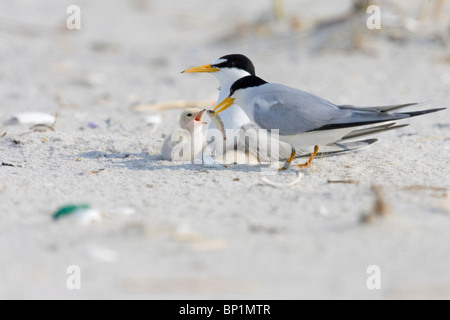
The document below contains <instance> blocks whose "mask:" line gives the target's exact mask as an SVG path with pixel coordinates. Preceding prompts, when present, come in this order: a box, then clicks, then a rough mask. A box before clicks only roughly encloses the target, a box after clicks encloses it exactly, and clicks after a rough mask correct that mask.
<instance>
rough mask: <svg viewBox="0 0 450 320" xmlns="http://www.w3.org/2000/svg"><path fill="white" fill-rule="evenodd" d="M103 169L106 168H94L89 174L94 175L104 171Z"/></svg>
mask: <svg viewBox="0 0 450 320" xmlns="http://www.w3.org/2000/svg"><path fill="white" fill-rule="evenodd" d="M103 170H105V168H102V169H98V170H92V171H89V173H88V175H90V176H91V175H93V174H97V173H100V172H101V171H103Z"/></svg>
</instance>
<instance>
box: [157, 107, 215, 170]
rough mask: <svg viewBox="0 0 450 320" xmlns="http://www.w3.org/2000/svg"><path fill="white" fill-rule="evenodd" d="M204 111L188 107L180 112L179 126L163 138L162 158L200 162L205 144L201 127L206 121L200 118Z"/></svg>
mask: <svg viewBox="0 0 450 320" xmlns="http://www.w3.org/2000/svg"><path fill="white" fill-rule="evenodd" d="M205 111H206V110H205V109H203V110H200V109H198V108H190V109H186V110H184V111H183V112H182V113H181V115H180V122H179V124H180V127H179V128H177V129H175V130H174V131H173V132H172V133H171V134H170V135H168V136H167V137H166V139H165V140H164V144H163V146H162V149H161V156H162V158H163V160H170V161H192V160H194V162H195V163H201V161H202V151H203V148H204V146H205V139H204V135H203V127H204V125H205V124H206V122H204V121H203V120H202V116H203V113H204V112H205Z"/></svg>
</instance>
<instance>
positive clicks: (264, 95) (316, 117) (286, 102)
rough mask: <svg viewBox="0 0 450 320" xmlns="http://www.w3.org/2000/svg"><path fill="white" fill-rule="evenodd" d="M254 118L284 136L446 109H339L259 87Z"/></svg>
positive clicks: (287, 89) (283, 90)
mask: <svg viewBox="0 0 450 320" xmlns="http://www.w3.org/2000/svg"><path fill="white" fill-rule="evenodd" d="M257 88H258V89H257V90H259V91H257V92H256V93H257V94H256V95H255V98H254V101H253V105H254V114H253V118H254V120H255V122H256V124H258V125H259V126H260V127H261V128H264V129H279V133H280V135H295V134H301V133H304V132H308V131H314V130H328V129H339V128H348V127H355V126H364V125H370V124H375V123H380V122H387V121H393V120H400V119H405V118H410V117H415V116H420V115H424V114H427V113H432V112H436V111H440V110H443V109H445V108H435V109H427V110H422V111H412V112H401V113H391V112H389V111H392V110H395V109H399V108H404V107H408V106H412V105H416V104H414V103H412V104H402V105H392V106H384V107H365V108H364V107H356V106H348V105H345V106H337V105H335V104H333V103H331V102H329V101H327V100H325V99H322V98H320V97H318V96H315V95H313V94H311V93H308V92H304V91H301V90H297V89H294V88H290V87H287V86H283V85H279V84H274V83H268V84H265V85H262V86H259V87H257Z"/></svg>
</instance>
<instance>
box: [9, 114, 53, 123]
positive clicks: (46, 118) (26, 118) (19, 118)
mask: <svg viewBox="0 0 450 320" xmlns="http://www.w3.org/2000/svg"><path fill="white" fill-rule="evenodd" d="M54 122H55V116H52V115H51V114H48V113H44V112H21V113H18V114H16V115H14V116H13V117H12V118H11V119H10V120H9V121H8V123H9V124H15V123H20V124H47V125H51V124H53V123H54Z"/></svg>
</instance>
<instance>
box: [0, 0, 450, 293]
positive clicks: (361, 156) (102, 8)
mask: <svg viewBox="0 0 450 320" xmlns="http://www.w3.org/2000/svg"><path fill="white" fill-rule="evenodd" d="M310 2H311V3H312V1H310ZM310 2H308V1H303V2H302V3H304V5H303V7H295V10H291V12H293V14H298V15H299V16H300V21H306V22H307V21H309V20H308V19H312V17H313V16H312V14H315V15H316V16H318V17H322V16H325V17H326V16H329V15H330V11H331V12H333V10H340V9H342V8H343V9H342V10H345V9H346V8H347V7H346V1H341V3H337V4H336V5H335V6H334V7H331V8H330V7H326V8H323V9H321V10H318V9H314V7H313V6H311V3H310ZM54 3H55V2H54V1H49V0H48V1H39V3H38V2H36V3H34V2H33V4H30V3H28V2H26V3H25V2H23V3H22V2H20V1H16V2H8V3H3V4H0V12H1V14H0V136H1V137H0V162H3V163H6V164H12V165H14V166H5V165H3V166H0V298H3V299H10V298H19V299H23V298H26V299H28V298H68V299H72V298H89V299H90V298H150V299H178V298H182V299H185V298H186V299H197V298H213V299H216V298H217V299H241V298H244V299H258V298H265V299H300V298H358V299H372V298H374V299H380V298H383V299H394V298H400V299H402V298H447V299H448V298H450V268H449V265H450V256H449V254H448V253H449V252H450V232H449V230H450V196H449V187H450V166H449V164H450V109H447V110H445V111H442V112H439V113H435V114H431V115H426V116H422V117H417V118H414V119H411V120H409V121H406V122H407V123H410V124H411V125H410V126H409V127H407V128H404V129H400V130H396V131H391V132H388V133H384V134H380V135H377V136H376V137H377V138H379V139H380V141H379V142H377V143H376V144H374V145H372V146H370V147H369V148H366V149H364V150H361V151H359V152H354V153H350V154H345V155H341V156H336V157H328V158H318V159H316V160H314V162H313V170H303V171H302V172H303V173H304V176H303V177H302V179H301V180H300V182H299V183H298V184H296V185H295V186H292V187H288V188H274V187H271V186H269V185H266V184H265V183H263V182H262V181H261V177H262V173H261V170H260V168H259V167H258V166H246V165H236V166H233V167H231V168H218V169H206V170H205V169H202V168H201V167H199V166H196V165H189V164H178V163H170V162H167V161H161V160H159V158H158V153H159V150H160V148H161V145H162V141H163V138H162V137H161V134H162V133H165V134H167V133H169V132H170V130H171V129H173V128H174V127H175V126H176V125H177V121H178V116H179V113H180V111H179V110H168V111H164V112H162V113H161V115H162V119H163V120H162V123H161V125H160V126H158V128H157V129H156V131H154V132H152V128H151V127H150V126H147V125H146V123H145V119H144V118H145V115H146V113H136V112H133V111H131V106H132V105H133V104H134V103H138V102H141V103H143V102H149V101H168V100H179V99H186V100H197V99H198V100H201V99H209V98H214V97H216V95H217V91H216V88H217V86H218V83H217V82H216V81H215V79H213V78H212V76H211V75H202V74H197V75H191V74H180V71H182V70H184V69H186V68H188V67H193V66H197V65H201V64H206V63H209V62H212V61H214V60H215V59H216V58H218V57H219V56H221V55H225V54H229V53H243V54H246V55H247V56H249V57H250V58H251V59H252V61H253V62H254V64H255V66H256V70H257V74H258V75H260V76H261V77H263V78H265V79H266V80H269V81H273V82H281V83H284V84H288V85H291V86H294V87H298V88H301V89H303V90H306V91H310V92H312V93H315V94H318V95H320V96H322V97H324V98H326V99H328V100H330V101H333V102H335V103H340V104H358V105H377V104H380V105H383V104H395V103H407V102H415V101H427V100H432V102H431V104H430V105H428V106H426V107H429V108H431V107H443V106H446V107H450V64H449V63H445V62H443V57H444V56H445V55H446V54H447V55H448V52H446V51H445V48H444V46H443V45H442V44H441V43H439V42H438V41H431V40H427V39H425V38H423V37H417V38H416V37H413V36H411V39H409V38H408V37H409V36H408V37H407V38H408V39H406V41H405V42H401V41H400V42H399V41H397V42H396V41H392V40H389V39H388V37H387V36H386V32H388V30H387V28H386V29H382V30H381V31H368V30H366V31H365V33H364V35H363V39H365V40H367V48H368V49H367V50H366V51H361V50H354V51H351V52H347V51H342V50H325V51H322V52H314V51H313V49H312V48H313V47H314V40H315V38H314V37H310V36H308V35H309V31H307V30H306V31H305V32H303V33H302V32H300V31H296V32H292V33H290V32H286V31H283V29H284V28H283V26H278V27H274V26H273V25H272V27H271V25H265V26H264V25H263V26H260V27H258V28H252V27H251V26H252V24H253V23H255V22H256V21H259V20H261V19H262V18H264V17H267V18H270V8H271V5H270V2H269V1H267V2H265V3H264V5H262V4H261V1H245V2H243V1H226V2H222V3H220V2H214V3H213V2H204V1H176V4H177V6H178V8H174V4H173V3H174V1H170V3H169V2H167V1H166V2H162V1H145V0H142V1H138V0H135V1H123V2H120V3H117V4H111V2H110V1H95V2H92V1H90V2H89V1H78V4H79V5H80V7H81V10H82V29H81V30H79V31H67V30H66V29H65V19H66V17H67V15H66V13H65V11H66V8H67V6H68V5H69V4H72V2H70V1H59V4H58V5H55V4H54ZM256 3H257V4H258V5H257V6H256ZM288 3H291V2H289V1H288ZM331 3H335V1H331ZM341 4H342V7H339V5H341ZM241 5H243V6H241ZM255 6H256V7H257V8H258V9H255ZM327 10H328V11H327ZM342 10H341V11H342ZM302 13H303V14H304V15H303V16H302V15H301V14H302ZM302 17H303V18H302ZM302 19H304V20H302ZM363 23H364V21H363ZM237 25H240V28H238V27H237ZM237 28H238V30H240V31H241V33H240V35H239V36H238V35H237V34H236V33H235V30H237ZM342 30H344V33H343V35H344V38H346V37H347V38H348V35H347V34H346V32H347V31H345V30H349V29H345V28H344V29H342ZM370 32H373V33H370ZM232 34H234V35H235V36H234V37H233V36H229V35H232ZM252 37H254V38H252ZM330 45H331V43H330ZM55 95H58V96H59V97H60V99H61V101H62V103H57V102H56V101H55V98H54V97H55ZM24 111H39V112H47V113H50V114H54V113H55V112H58V118H57V122H56V125H55V131H50V130H47V131H46V132H30V130H29V127H30V125H18V124H15V125H6V124H5V123H6V122H7V121H8V119H10V118H11V117H12V116H13V115H14V114H16V113H18V112H24ZM89 123H95V124H97V125H98V128H90V127H89V126H88V124H89ZM4 133H6V134H5V135H3V134H4ZM14 141H16V142H18V143H19V144H16V143H14ZM282 175H283V176H282V177H284V179H285V180H284V181H288V179H294V178H295V172H294V171H288V172H285V173H282ZM236 178H238V179H236ZM235 180H238V181H235ZM328 180H352V182H356V183H329V182H328ZM278 181H282V180H281V179H280V180H278ZM289 181H290V180H289ZM372 185H378V186H381V187H382V194H383V197H384V200H385V202H386V203H387V205H388V206H389V207H390V210H391V212H392V213H391V215H390V216H387V217H383V218H380V219H378V220H377V221H376V222H374V223H372V224H361V223H360V222H359V221H360V217H361V215H362V214H364V213H368V212H371V211H372V208H373V203H374V200H375V197H374V193H373V191H372ZM70 203H88V204H90V205H91V206H92V207H94V208H97V209H98V210H101V211H102V212H103V214H104V215H105V216H104V219H103V221H102V222H101V223H99V224H96V225H89V226H83V225H78V224H76V223H75V222H74V221H73V220H71V219H61V220H60V221H56V222H55V221H53V220H52V214H53V213H54V212H55V211H56V210H57V208H58V207H60V206H63V205H67V204H70ZM127 213H128V214H127ZM129 213H132V214H129ZM70 265H77V266H79V267H80V268H81V290H69V289H67V287H66V280H67V278H68V276H69V275H68V274H67V273H66V270H67V268H68V266H70ZM369 265H378V266H379V267H380V269H381V289H380V290H369V289H368V288H367V286H366V280H367V278H368V276H369V275H368V274H367V273H366V270H367V267H368V266H369Z"/></svg>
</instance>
